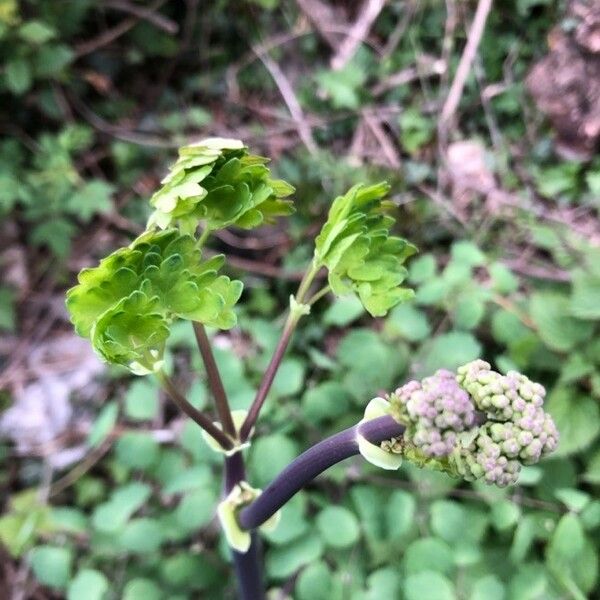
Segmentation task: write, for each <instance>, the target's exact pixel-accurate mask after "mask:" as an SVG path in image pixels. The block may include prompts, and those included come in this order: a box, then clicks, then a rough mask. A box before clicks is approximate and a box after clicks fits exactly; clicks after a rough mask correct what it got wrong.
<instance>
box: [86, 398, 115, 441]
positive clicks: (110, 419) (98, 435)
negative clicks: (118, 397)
mask: <svg viewBox="0 0 600 600" xmlns="http://www.w3.org/2000/svg"><path fill="white" fill-rule="evenodd" d="M118 416H119V406H118V405H117V403H116V402H109V403H108V404H107V405H106V406H105V407H104V408H103V409H102V410H101V411H100V414H99V415H98V416H97V417H96V420H95V421H94V424H93V425H92V428H91V429H90V432H89V434H88V437H87V443H88V445H89V446H90V447H91V448H97V447H98V446H100V445H101V444H102V442H104V440H105V439H106V438H107V437H108V436H109V435H110V433H111V432H112V430H113V428H114V426H115V423H116V422H117V417H118Z"/></svg>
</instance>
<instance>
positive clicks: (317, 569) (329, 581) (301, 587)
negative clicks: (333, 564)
mask: <svg viewBox="0 0 600 600" xmlns="http://www.w3.org/2000/svg"><path fill="white" fill-rule="evenodd" d="M332 586H333V578H332V577H331V572H330V571H329V568H328V566H327V563H325V562H323V561H317V562H314V563H312V564H310V565H308V566H307V567H306V568H305V569H303V570H302V572H301V573H300V575H299V577H298V580H297V581H296V589H295V591H296V595H297V598H298V600H330V598H331V596H330V593H331V588H332Z"/></svg>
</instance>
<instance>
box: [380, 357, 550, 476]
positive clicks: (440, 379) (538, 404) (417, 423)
mask: <svg viewBox="0 0 600 600" xmlns="http://www.w3.org/2000/svg"><path fill="white" fill-rule="evenodd" d="M545 393H546V392H545V390H544V388H543V386H541V385H540V384H539V383H534V382H532V381H530V380H529V379H528V378H527V377H526V376H525V375H522V374H520V373H517V372H515V371H510V372H509V373H507V374H506V375H501V374H500V373H497V372H495V371H492V369H491V367H490V365H489V364H488V363H487V362H485V361H483V360H476V361H473V362H471V363H468V364H466V365H464V366H462V367H460V368H459V369H458V374H457V375H454V374H453V373H451V372H450V371H446V370H440V371H438V372H437V373H435V375H432V376H431V377H426V378H425V379H423V380H422V381H421V382H418V381H410V382H408V383H407V384H405V385H404V386H402V387H400V388H398V389H397V390H396V391H395V392H394V393H393V394H391V395H390V397H389V400H390V405H391V411H392V415H393V416H394V417H395V418H396V419H397V420H398V421H400V422H402V423H404V424H406V426H407V429H406V433H405V435H404V440H403V441H404V445H405V447H406V450H405V456H406V457H407V458H409V459H412V460H414V461H415V462H417V463H418V464H419V465H421V466H423V465H430V466H433V467H434V468H437V469H441V470H443V471H445V472H447V473H449V474H451V475H454V476H459V477H463V478H464V479H466V480H467V481H474V480H477V479H481V480H483V481H485V482H486V483H489V484H495V485H498V486H501V487H504V486H506V485H510V484H513V483H516V481H517V478H518V475H519V471H520V469H521V465H531V464H534V463H536V462H538V461H539V460H540V458H542V457H543V456H545V455H547V454H549V453H550V452H552V451H554V450H555V449H556V447H557V445H558V437H559V436H558V431H557V429H556V426H555V424H554V421H553V420H552V417H551V416H550V415H549V414H548V413H546V412H545V411H544V408H543V405H544V396H545Z"/></svg>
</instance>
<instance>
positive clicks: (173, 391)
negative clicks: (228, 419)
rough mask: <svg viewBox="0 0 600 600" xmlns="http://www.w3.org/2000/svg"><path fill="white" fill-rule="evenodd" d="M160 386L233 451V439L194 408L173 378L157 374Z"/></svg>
mask: <svg viewBox="0 0 600 600" xmlns="http://www.w3.org/2000/svg"><path fill="white" fill-rule="evenodd" d="M156 376H157V378H158V380H159V382H160V384H161V385H162V387H163V389H164V390H165V392H166V393H167V395H168V396H169V398H170V399H171V400H172V401H173V402H174V403H175V404H176V405H177V407H178V408H179V410H181V411H182V412H184V413H185V414H186V415H187V416H188V417H189V418H190V419H192V421H195V422H196V423H197V424H198V425H199V426H200V427H202V429H204V431H206V433H208V434H209V435H210V436H212V437H213V438H214V439H215V440H217V442H218V443H219V444H221V446H222V447H223V448H225V449H226V450H231V448H233V441H232V439H231V438H230V437H229V436H228V435H227V434H226V433H225V432H224V431H222V430H221V429H219V428H218V427H217V426H216V425H215V424H214V423H213V422H212V421H211V419H210V417H209V416H208V415H206V414H204V413H203V412H201V411H199V410H198V409H197V408H196V407H195V406H192V405H191V404H190V403H189V402H188V401H187V399H186V398H185V397H184V396H183V394H181V393H180V392H179V390H178V389H177V387H176V386H175V384H174V383H173V381H172V380H171V378H170V377H169V376H168V375H167V374H166V373H165V372H164V371H159V372H158V373H157V374H156Z"/></svg>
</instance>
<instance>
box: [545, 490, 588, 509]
mask: <svg viewBox="0 0 600 600" xmlns="http://www.w3.org/2000/svg"><path fill="white" fill-rule="evenodd" d="M554 495H555V496H556V497H557V498H558V499H559V500H560V501H561V502H562V503H563V504H564V505H565V506H566V507H567V508H568V509H569V510H571V511H573V512H577V513H579V512H581V511H582V510H583V509H584V508H585V507H586V506H587V505H588V503H589V501H590V496H589V494H586V493H585V492H582V491H581V490H576V489H572V488H561V489H559V490H556V492H554Z"/></svg>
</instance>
